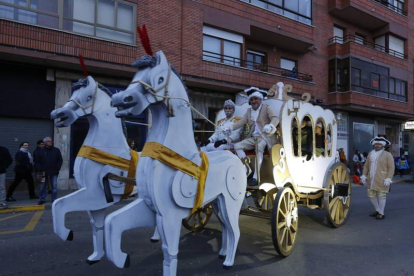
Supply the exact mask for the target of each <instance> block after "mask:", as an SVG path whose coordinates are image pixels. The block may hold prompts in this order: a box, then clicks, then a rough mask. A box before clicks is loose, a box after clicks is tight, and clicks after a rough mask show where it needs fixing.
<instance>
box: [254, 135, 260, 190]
mask: <svg viewBox="0 0 414 276" xmlns="http://www.w3.org/2000/svg"><path fill="white" fill-rule="evenodd" d="M258 143H259V137H254V149H255V152H256V170H257V172H256V175H257V184H258V185H259V184H260V162H259V148H258Z"/></svg>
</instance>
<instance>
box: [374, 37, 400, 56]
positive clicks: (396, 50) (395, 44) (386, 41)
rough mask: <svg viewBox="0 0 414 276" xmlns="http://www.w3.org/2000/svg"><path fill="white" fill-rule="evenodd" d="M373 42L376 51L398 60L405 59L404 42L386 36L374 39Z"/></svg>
mask: <svg viewBox="0 0 414 276" xmlns="http://www.w3.org/2000/svg"><path fill="white" fill-rule="evenodd" d="M374 42H375V46H374V47H375V49H376V50H378V51H382V52H386V53H389V54H390V55H392V56H395V57H398V58H405V49H404V44H405V42H404V40H402V39H400V38H397V37H395V36H393V35H390V34H387V35H382V36H379V37H377V38H375V40H374Z"/></svg>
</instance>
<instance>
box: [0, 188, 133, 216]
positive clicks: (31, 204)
mask: <svg viewBox="0 0 414 276" xmlns="http://www.w3.org/2000/svg"><path fill="white" fill-rule="evenodd" d="M75 191H77V190H58V198H60V197H63V196H66V195H68V194H71V193H73V192H75ZM36 192H39V191H36ZM37 194H38V193H37ZM50 196H51V195H50V194H47V196H46V203H45V204H43V205H37V204H38V202H39V199H29V192H28V191H15V192H14V193H13V198H14V199H16V201H14V202H6V203H7V205H8V206H9V207H8V208H7V209H0V214H6V213H19V212H33V211H41V210H50V209H52V201H51V199H50ZM134 199H136V197H129V198H127V199H124V200H122V201H121V202H119V203H118V204H123V205H125V204H128V203H129V202H131V201H132V200H134Z"/></svg>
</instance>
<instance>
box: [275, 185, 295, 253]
mask: <svg viewBox="0 0 414 276" xmlns="http://www.w3.org/2000/svg"><path fill="white" fill-rule="evenodd" d="M298 218H299V217H298V203H297V202H296V197H295V193H294V192H293V191H292V189H291V188H289V187H285V188H282V189H280V190H279V191H278V193H277V195H276V199H275V202H274V207H273V213H272V239H273V246H274V247H275V249H276V251H277V253H279V254H280V255H282V256H284V257H287V256H289V255H290V253H292V251H293V247H294V246H295V242H296V234H297V233H298Z"/></svg>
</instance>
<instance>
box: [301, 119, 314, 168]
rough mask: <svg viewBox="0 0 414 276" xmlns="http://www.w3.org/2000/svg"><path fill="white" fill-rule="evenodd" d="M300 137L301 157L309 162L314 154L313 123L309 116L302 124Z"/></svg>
mask: <svg viewBox="0 0 414 276" xmlns="http://www.w3.org/2000/svg"><path fill="white" fill-rule="evenodd" d="M299 136H300V152H301V156H302V157H306V160H307V161H309V160H310V159H311V158H312V154H313V133H312V121H311V119H310V118H309V117H308V116H305V117H304V118H303V120H302V122H301V124H300V131H299Z"/></svg>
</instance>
